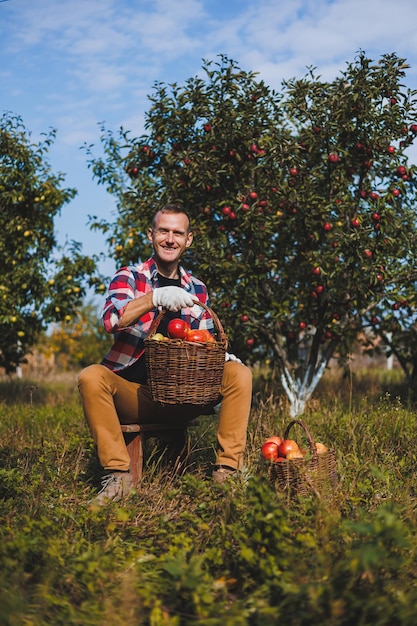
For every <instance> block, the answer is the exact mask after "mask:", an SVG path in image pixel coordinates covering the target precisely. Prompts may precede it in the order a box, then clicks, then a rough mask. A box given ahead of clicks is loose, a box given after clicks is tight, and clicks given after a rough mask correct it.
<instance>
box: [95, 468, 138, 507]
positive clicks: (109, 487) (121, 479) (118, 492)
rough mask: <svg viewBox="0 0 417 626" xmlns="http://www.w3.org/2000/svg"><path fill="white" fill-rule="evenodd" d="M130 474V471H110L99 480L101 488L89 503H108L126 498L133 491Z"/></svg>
mask: <svg viewBox="0 0 417 626" xmlns="http://www.w3.org/2000/svg"><path fill="white" fill-rule="evenodd" d="M133 491H134V489H133V481H132V474H131V473H130V472H117V471H116V472H112V473H111V474H106V476H104V477H103V478H102V480H101V489H100V491H99V492H98V494H97V496H96V497H95V498H93V499H92V500H91V501H90V504H98V505H100V506H102V505H103V504H108V503H109V502H116V501H117V500H121V499H122V498H126V497H127V496H128V495H130V494H131V493H133Z"/></svg>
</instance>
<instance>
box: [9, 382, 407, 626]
mask: <svg viewBox="0 0 417 626" xmlns="http://www.w3.org/2000/svg"><path fill="white" fill-rule="evenodd" d="M74 380H75V379H74V377H72V378H68V380H65V381H61V382H56V383H53V382H51V383H46V382H39V381H37V382H28V381H13V382H3V383H1V384H0V398H1V402H0V515H1V525H0V564H1V567H0V582H1V584H0V625H3V624H4V625H10V626H16V625H21V624H22V625H25V626H26V625H31V626H41V625H42V626H43V625H44V624H53V625H54V626H55V625H59V624H62V625H64V624H65V625H66V626H69V625H70V626H72V625H80V626H81V625H82V626H88V625H90V624H91V625H102V624H103V625H104V624H110V623H111V624H112V625H114V626H118V625H119V624H120V625H121V624H126V623H130V624H144V625H149V626H179V625H183V624H187V625H188V624H199V625H204V626H217V625H218V626H220V625H221V626H224V625H226V626H228V625H230V626H240V625H242V626H246V625H248V626H258V625H259V626H260V625H262V626H265V625H269V624H271V625H274V626H275V625H276V624H280V623H285V624H286V625H287V626H304V625H306V626H307V625H309V626H312V625H315V624H317V625H320V626H323V625H326V626H327V625H329V626H339V625H340V626H345V625H346V626H348V625H349V626H350V625H353V624H354V625H361V624H363V625H367V626H368V625H370V624H377V625H386V626H396V625H401V626H403V625H404V626H405V625H410V626H414V625H415V623H416V618H417V609H416V608H415V607H416V606H417V602H416V600H417V587H416V575H417V566H416V562H417V559H416V557H417V516H416V502H417V500H416V494H417V473H416V466H417V451H416V447H415V440H416V434H417V427H416V419H415V413H414V410H413V407H412V406H411V405H410V403H409V401H408V396H407V394H406V393H405V392H404V390H403V389H402V387H401V380H400V378H399V376H398V373H397V372H396V371H393V372H391V373H389V374H387V373H385V372H377V371H376V372H372V371H363V372H355V375H354V376H349V377H347V378H343V377H342V376H341V375H340V374H330V373H327V374H326V376H325V378H324V379H323V381H322V382H321V384H320V388H319V389H318V391H317V394H316V396H315V399H314V401H313V402H311V404H310V406H309V408H308V411H307V412H306V414H305V415H304V416H303V419H304V420H305V422H306V424H308V427H309V428H310V430H311V432H312V433H313V435H314V438H315V439H316V440H320V441H323V442H325V443H327V444H328V445H330V446H331V447H332V448H333V449H334V450H335V452H336V462H337V474H338V478H339V484H338V488H337V489H336V490H335V491H334V492H333V493H332V497H329V496H328V494H320V493H319V494H316V495H314V494H313V495H311V496H308V497H303V498H298V499H297V498H288V495H287V494H285V493H282V492H280V491H279V490H278V491H277V489H276V488H275V486H274V484H273V483H272V482H271V481H270V480H269V479H268V466H267V465H266V464H264V463H263V462H262V460H261V459H260V454H259V450H260V446H261V443H262V442H263V440H264V439H265V438H266V437H267V436H269V435H271V434H282V432H283V430H284V429H285V426H286V425H287V424H288V422H289V418H288V407H287V404H286V402H285V400H284V399H283V398H282V396H280V395H279V391H278V390H277V389H275V387H274V385H272V384H271V383H270V382H268V383H265V381H261V380H258V379H257V380H256V385H255V393H254V402H253V409H252V415H251V421H250V428H249V433H248V446H247V455H246V466H245V472H244V474H243V476H241V477H239V478H236V479H234V480H232V481H230V482H229V483H227V484H225V485H216V484H213V483H212V482H211V481H210V479H209V473H210V468H211V464H212V462H213V459H214V449H215V426H216V424H215V420H213V419H212V418H203V419H202V420H201V424H200V425H199V426H198V427H196V428H193V429H191V431H190V436H191V447H192V453H191V461H190V462H191V467H190V470H189V471H188V472H187V473H185V474H184V475H182V476H178V475H175V474H172V473H169V472H168V471H167V470H166V469H165V468H164V466H163V463H162V461H161V459H160V458H159V456H158V454H157V453H156V448H155V447H154V445H153V442H149V445H148V447H147V465H146V469H145V476H144V480H143V483H142V484H141V486H140V488H139V490H138V493H137V494H136V495H135V496H133V497H132V498H130V499H129V500H126V501H124V502H122V503H114V504H111V505H109V506H107V507H102V508H98V509H91V508H89V507H88V500H89V499H90V498H91V497H92V495H93V494H94V485H95V482H96V478H97V476H98V473H99V467H98V463H97V459H96V455H95V451H94V448H93V445H92V443H91V438H90V436H89V433H88V431H87V428H86V426H85V424H84V418H83V415H82V409H81V405H80V401H79V398H78V394H77V390H76V385H75V382H74ZM297 433H298V434H297V437H300V438H301V439H302V437H303V434H302V431H297Z"/></svg>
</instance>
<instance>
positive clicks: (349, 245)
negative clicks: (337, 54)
mask: <svg viewBox="0 0 417 626" xmlns="http://www.w3.org/2000/svg"><path fill="white" fill-rule="evenodd" d="M406 69H407V65H406V63H405V61H404V60H403V59H400V58H398V57H397V56H396V55H395V54H389V55H388V54H387V55H384V56H383V57H382V58H381V59H380V60H379V61H377V62H374V61H372V60H371V59H368V58H366V56H365V54H364V53H359V54H358V55H357V57H356V58H355V60H354V61H353V62H352V63H349V64H347V67H346V69H345V71H343V72H341V73H340V76H339V77H337V78H336V79H335V80H334V81H332V82H326V81H322V80H320V78H319V77H317V76H316V75H315V70H314V68H312V69H310V70H308V72H307V74H306V76H304V77H303V78H301V79H292V80H288V81H285V82H284V83H283V84H282V90H281V91H280V92H279V93H278V92H276V91H274V90H273V89H271V88H269V87H268V86H267V85H266V84H265V83H264V82H263V81H259V80H257V77H256V74H254V73H252V72H246V71H243V70H242V69H240V68H239V67H238V66H237V64H236V63H235V62H234V61H231V60H230V59H228V58H226V57H224V56H222V57H221V58H220V61H219V62H216V63H213V62H205V63H204V65H203V71H204V74H203V76H197V77H194V78H192V79H189V80H188V81H186V83H185V84H184V85H183V86H179V85H176V84H173V85H169V86H168V85H166V84H164V83H162V84H161V83H158V84H156V85H155V87H154V92H153V93H152V95H151V96H150V102H151V106H150V109H149V111H148V113H147V114H146V120H145V134H144V135H143V136H141V137H138V138H133V137H131V136H130V133H129V132H128V131H125V130H124V129H123V128H122V129H120V131H119V133H118V134H114V133H113V132H111V131H109V130H107V129H106V128H104V127H103V134H102V147H103V155H102V156H95V155H94V154H93V146H89V147H87V154H88V158H89V166H90V167H91V168H92V171H93V176H94V177H96V178H97V180H98V181H99V182H100V183H101V184H105V185H106V186H107V189H108V190H109V192H110V193H113V194H115V195H116V197H117V202H118V215H117V218H116V221H115V222H114V223H108V222H103V221H100V220H95V221H93V223H92V227H93V228H100V229H102V230H103V231H104V232H106V233H107V234H108V243H109V245H110V248H111V250H112V253H113V255H114V257H115V258H116V259H117V260H118V261H119V262H120V263H121V264H124V263H132V262H136V261H137V259H138V258H146V256H147V255H148V254H149V253H150V249H149V243H148V241H147V239H146V230H147V227H148V225H149V222H150V219H151V216H152V214H153V213H154V211H155V209H156V208H157V207H159V206H161V204H163V203H167V202H170V201H178V202H181V203H182V204H183V205H184V206H185V207H186V208H187V210H188V211H189V212H190V214H191V217H192V221H193V229H194V232H195V241H194V244H193V246H192V248H191V249H190V252H189V256H188V258H187V259H186V265H187V266H188V267H190V268H191V269H192V271H194V272H195V273H196V274H198V275H199V276H200V277H201V278H202V279H203V280H205V281H206V282H207V284H208V286H209V289H210V292H211V303H212V306H213V308H214V309H215V310H216V312H217V313H218V314H219V315H220V317H221V319H222V321H223V322H224V325H225V327H226V329H227V332H228V335H229V337H230V340H231V349H232V351H234V352H236V353H237V354H239V355H240V356H242V358H245V359H247V360H248V361H255V360H260V359H266V358H269V359H271V361H272V362H273V363H274V364H276V366H277V368H278V370H279V375H280V379H281V382H282V385H283V387H284V389H285V391H286V393H287V395H288V398H289V400H290V406H291V414H292V415H299V414H301V413H302V412H303V411H304V408H305V404H306V402H307V400H308V399H309V398H310V397H311V395H312V393H313V391H314V389H315V387H316V385H317V383H318V381H319V380H320V377H321V376H322V374H323V372H324V370H325V368H326V366H327V364H328V362H329V360H330V358H331V357H332V356H335V355H338V356H339V357H340V358H343V357H344V356H345V355H346V354H347V353H348V352H349V350H350V349H351V346H352V343H353V341H355V340H356V339H357V337H358V335H359V333H360V332H361V331H363V330H364V329H369V328H370V329H372V331H373V333H374V335H375V334H380V335H381V336H382V337H384V333H385V338H386V331H388V332H389V335H388V336H389V337H390V338H391V341H393V342H395V337H396V333H397V336H398V337H399V341H398V344H396V346H397V350H398V351H399V352H401V353H402V354H404V347H405V345H407V340H405V342H404V334H405V335H406V334H407V333H408V332H409V331H410V329H411V328H413V326H414V322H415V319H414V313H413V311H414V310H415V305H416V296H415V285H416V277H417V267H416V253H417V231H416V218H417V209H416V185H415V171H416V170H415V166H413V165H410V164H409V163H408V151H409V148H410V146H411V145H412V144H413V141H414V139H415V136H416V134H417V125H416V123H415V120H416V101H415V96H416V93H415V92H413V91H411V90H409V89H406V87H405V86H404V85H403V80H404V77H405V70H406ZM394 305H395V306H396V305H398V306H399V307H401V311H400V312H401V315H399V314H398V311H396V310H395V306H394ZM397 326H398V328H397ZM400 330H401V332H402V337H401V333H400V332H399V331H400ZM404 358H407V357H406V356H405V357H404Z"/></svg>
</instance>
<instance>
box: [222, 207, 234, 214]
mask: <svg viewBox="0 0 417 626" xmlns="http://www.w3.org/2000/svg"><path fill="white" fill-rule="evenodd" d="M231 211H232V209H231V208H230V206H224V207H223V208H222V213H223V215H230V213H231Z"/></svg>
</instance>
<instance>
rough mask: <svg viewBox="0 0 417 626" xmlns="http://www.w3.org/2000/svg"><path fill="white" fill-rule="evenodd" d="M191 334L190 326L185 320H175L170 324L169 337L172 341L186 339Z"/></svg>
mask: <svg viewBox="0 0 417 626" xmlns="http://www.w3.org/2000/svg"><path fill="white" fill-rule="evenodd" d="M189 332H190V326H189V325H188V324H187V322H185V321H184V320H182V319H180V318H175V319H173V320H170V322H169V323H168V337H171V339H185V337H186V336H187V335H188V333H189Z"/></svg>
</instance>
